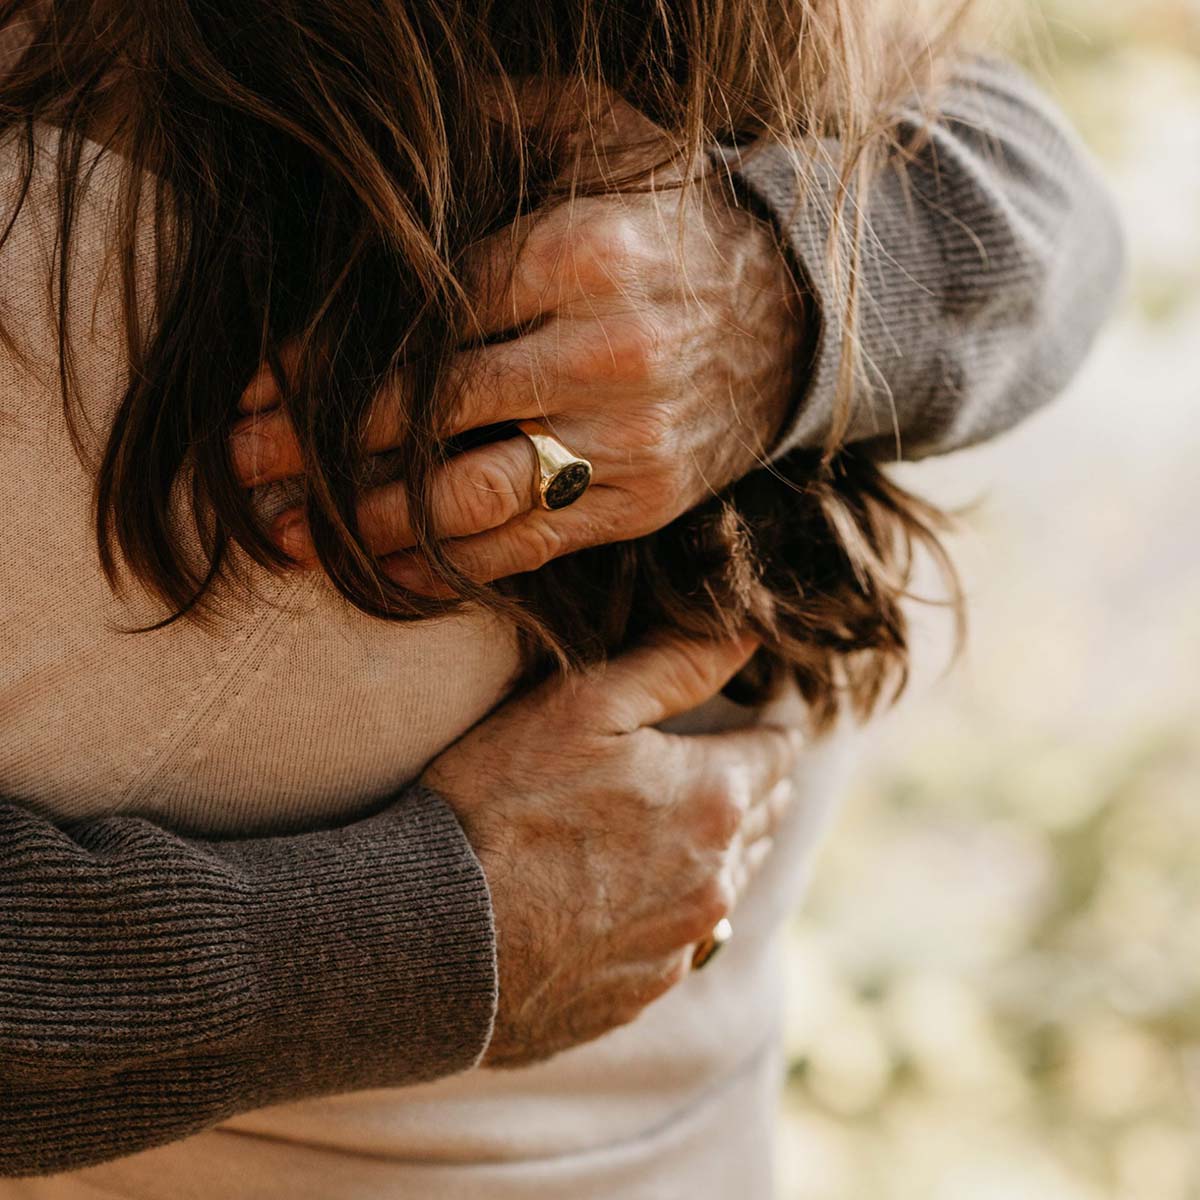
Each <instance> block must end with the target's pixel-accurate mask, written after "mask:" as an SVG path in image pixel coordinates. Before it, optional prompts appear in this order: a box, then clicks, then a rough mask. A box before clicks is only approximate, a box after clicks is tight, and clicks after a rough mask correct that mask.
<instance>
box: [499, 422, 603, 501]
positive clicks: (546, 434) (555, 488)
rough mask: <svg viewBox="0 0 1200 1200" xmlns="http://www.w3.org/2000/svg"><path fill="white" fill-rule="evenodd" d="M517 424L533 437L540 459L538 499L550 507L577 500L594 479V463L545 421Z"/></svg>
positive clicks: (535, 481)
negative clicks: (567, 443) (574, 452)
mask: <svg viewBox="0 0 1200 1200" xmlns="http://www.w3.org/2000/svg"><path fill="white" fill-rule="evenodd" d="M517 428H518V429H519V430H520V431H521V432H522V433H523V434H524V435H525V436H526V437H527V438H528V439H529V443H530V445H531V446H532V447H533V453H534V456H535V457H536V459H537V462H536V464H535V469H536V471H537V478H536V479H535V480H534V486H535V487H536V489H537V495H538V503H539V504H541V506H542V507H543V508H545V509H550V510H554V509H556V508H566V507H567V505H568V504H574V503H575V501H576V500H578V499H579V497H580V496H582V495H583V493H584V492H586V491H587V490H588V485H589V484H590V483H591V482H592V464H591V463H590V462H588V460H587V459H586V458H580V457H579V456H578V455H577V454H572V453H571V451H570V450H568V449H567V448H566V446H564V445H563V444H562V442H560V441H559V440H558V438H556V437H555V436H554V434H552V433H551V432H550V431H549V430H548V429H547V428H546V426H545V425H543V424H542V422H541V421H518V422H517Z"/></svg>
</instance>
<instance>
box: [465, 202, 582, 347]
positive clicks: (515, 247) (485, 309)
mask: <svg viewBox="0 0 1200 1200" xmlns="http://www.w3.org/2000/svg"><path fill="white" fill-rule="evenodd" d="M565 224H566V221H565V216H564V209H563V208H561V207H556V208H553V209H550V210H549V211H542V210H539V211H536V212H532V213H527V214H526V215H524V216H522V217H518V218H517V220H515V221H514V222H513V223H512V224H511V225H510V226H508V227H507V228H506V229H501V230H499V231H498V232H496V233H494V234H492V235H491V236H490V237H487V238H484V239H483V240H482V241H480V242H477V243H476V244H475V245H474V246H472V247H471V248H470V249H469V250H468V251H467V253H466V255H465V256H464V260H463V265H462V276H463V283H464V286H465V288H466V290H467V293H468V295H469V296H470V297H471V300H472V302H473V305H474V309H473V311H474V317H475V320H476V322H477V324H478V333H479V334H480V336H494V335H496V334H499V333H505V332H508V331H509V330H514V329H519V328H520V327H521V326H522V325H527V324H529V323H531V322H532V321H535V320H537V318H539V317H541V316H543V315H545V314H546V313H549V312H553V311H554V310H555V309H556V308H557V307H558V306H559V305H560V304H561V303H562V301H563V300H564V299H565V296H564V294H563V291H562V288H563V286H564V284H569V276H568V275H566V274H565V273H564V272H563V269H562V268H563V258H564V255H565V254H566V253H567V247H566V245H565V244H564V231H565Z"/></svg>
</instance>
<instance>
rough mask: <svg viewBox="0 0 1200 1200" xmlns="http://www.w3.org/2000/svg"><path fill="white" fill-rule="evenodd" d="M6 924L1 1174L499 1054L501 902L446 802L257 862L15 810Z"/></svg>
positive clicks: (241, 847)
mask: <svg viewBox="0 0 1200 1200" xmlns="http://www.w3.org/2000/svg"><path fill="white" fill-rule="evenodd" d="M0 911H2V912H3V914H4V915H3V924H2V925H0V1081H2V1086H0V1174H5V1175H20V1174H32V1173H35V1172H46V1171H54V1170H63V1169H66V1168H68V1167H72V1166H81V1165H84V1164H87V1163H91V1162H96V1161H100V1160H102V1159H106V1158H113V1157H116V1156H118V1155H121V1154H127V1153H131V1152H133V1151H135V1150H139V1149H143V1148H146V1147H149V1146H152V1145H157V1144H160V1143H162V1142H166V1141H170V1140H173V1139H176V1138H179V1137H182V1136H185V1135H186V1134H188V1133H191V1132H194V1131H197V1130H199V1129H202V1128H205V1127H206V1126H209V1125H212V1124H214V1123H215V1122H217V1121H219V1120H222V1119H224V1118H225V1117H228V1116H230V1115H232V1114H234V1113H236V1112H241V1111H246V1110H248V1109H251V1108H255V1107H259V1106H261V1105H263V1104H267V1103H272V1102H277V1101H281V1100H285V1099H292V1098H299V1097H302V1096H306V1095H317V1094H329V1093H334V1092H339V1091H348V1090H352V1089H356V1088H364V1087H381V1086H402V1085H405V1084H411V1083H416V1082H420V1081H423V1080H427V1079H432V1078H436V1077H439V1076H442V1075H447V1074H451V1073H453V1072H455V1071H459V1070H463V1069H465V1068H467V1067H469V1066H471V1065H472V1064H473V1063H475V1062H476V1061H477V1060H478V1058H479V1057H480V1055H481V1054H482V1053H483V1050H484V1048H485V1047H486V1044H487V1041H488V1038H489V1036H490V1031H491V1022H492V1019H493V1015H494V1009H495V998H496V997H495V992H496V967H495V946H494V936H493V931H492V924H491V907H490V901H489V896H488V890H487V885H486V882H485V880H484V877H483V873H482V870H481V868H480V866H479V863H478V861H477V860H476V858H475V856H474V854H473V853H472V852H471V849H470V847H469V845H468V844H467V842H466V839H465V837H464V835H463V833H462V830H461V828H460V827H459V825H458V823H457V820H456V819H455V817H454V815H453V813H452V812H451V811H450V809H449V808H448V807H447V806H446V805H445V804H444V803H443V802H442V801H441V799H440V798H439V797H437V796H436V795H434V794H433V793H432V792H429V791H426V790H425V789H421V788H413V789H410V790H409V791H407V792H405V793H404V794H403V795H402V796H401V797H400V798H399V799H398V800H397V801H396V803H395V804H394V805H393V806H391V807H390V808H388V809H387V810H386V811H385V812H383V813H381V814H379V815H377V816H374V817H371V818H369V819H367V820H364V821H360V822H357V823H356V824H354V825H350V826H347V827H346V828H344V829H337V830H330V831H325V832H320V833H312V834H305V835H301V836H294V837H282V838H261V839H249V840H245V841H237V842H203V841H197V840H192V839H185V838H181V837H178V836H176V835H174V834H172V833H170V832H168V831H166V830H164V829H161V828H158V827H156V826H154V825H152V824H150V823H149V822H147V821H144V820H141V819H138V818H127V817H113V818H108V819H102V820H96V821H90V822H88V823H86V824H84V825H80V826H77V827H75V828H73V829H71V830H70V831H63V830H60V829H58V828H56V827H54V826H53V825H51V824H49V823H48V822H46V821H43V820H41V819H40V818H38V817H36V816H34V815H32V814H30V813H28V812H26V811H24V810H22V809H20V808H17V807H15V806H11V805H0Z"/></svg>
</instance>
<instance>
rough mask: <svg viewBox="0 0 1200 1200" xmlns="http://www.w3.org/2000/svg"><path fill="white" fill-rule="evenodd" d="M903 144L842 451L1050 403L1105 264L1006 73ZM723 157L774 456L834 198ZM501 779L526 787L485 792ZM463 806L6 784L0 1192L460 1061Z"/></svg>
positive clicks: (754, 164)
mask: <svg viewBox="0 0 1200 1200" xmlns="http://www.w3.org/2000/svg"><path fill="white" fill-rule="evenodd" d="M925 123H926V118H925V117H924V116H923V115H922V113H921V111H920V110H919V109H918V108H916V107H914V108H913V109H912V110H911V111H900V112H898V113H897V114H896V124H897V126H898V128H899V129H900V130H901V131H902V132H903V133H911V132H915V131H916V130H918V129H920V128H922V127H923V125H924V124H925ZM924 133H925V134H926V136H925V137H924V139H923V140H921V141H919V142H918V143H916V144H917V145H918V146H919V149H918V150H917V152H916V156H915V159H914V160H913V161H912V162H910V163H908V164H907V166H906V167H905V169H904V171H903V172H901V171H896V172H894V173H892V172H885V173H884V174H883V175H882V176H881V178H880V181H879V184H878V186H877V187H875V188H874V190H873V191H872V193H871V195H870V198H869V204H868V206H867V210H866V214H865V216H866V220H867V226H868V228H869V230H870V237H869V238H868V239H867V241H866V250H867V257H866V261H865V262H864V263H863V264H862V267H861V280H860V282H861V289H862V292H861V297H860V310H861V313H862V319H863V326H862V329H861V333H860V336H861V342H862V348H863V351H864V356H865V360H866V361H867V362H868V363H869V366H870V371H871V386H870V388H869V390H868V394H867V401H868V402H865V403H860V404H859V405H858V407H857V408H856V409H855V412H854V414H853V420H852V424H851V427H850V430H849V435H848V440H850V441H851V442H854V443H857V444H860V445H862V446H865V447H870V448H871V449H872V450H873V451H874V452H877V453H878V455H879V456H880V457H881V458H884V459H891V458H896V457H903V458H907V459H915V458H921V457H924V456H927V455H933V454H943V453H947V452H949V451H952V450H956V449H959V448H961V447H965V446H969V445H972V444H974V443H977V442H979V441H981V440H983V439H986V438H989V437H992V436H995V435H996V434H999V433H1001V432H1003V431H1004V430H1007V429H1009V428H1010V427H1012V426H1013V425H1014V424H1016V423H1017V422H1018V421H1019V420H1021V419H1022V418H1023V417H1024V416H1026V415H1027V414H1029V413H1031V412H1032V411H1034V410H1035V409H1037V408H1038V407H1040V406H1041V405H1043V404H1045V403H1046V402H1047V401H1049V400H1050V399H1051V398H1052V397H1053V396H1055V395H1056V394H1057V393H1058V392H1059V391H1060V390H1061V388H1062V387H1063V385H1064V384H1065V383H1066V381H1067V380H1068V379H1069V378H1070V376H1071V375H1072V373H1073V372H1074V371H1075V369H1076V368H1077V366H1078V365H1079V363H1080V361H1081V359H1082V358H1083V355H1084V353H1085V352H1086V350H1087V348H1088V347H1089V345H1090V344H1091V342H1092V340H1093V338H1094V337H1095V335H1096V332H1097V330H1098V328H1099V326H1100V323H1101V321H1102V319H1103V318H1104V316H1105V315H1106V313H1107V312H1108V311H1109V309H1110V307H1111V304H1112V302H1113V299H1114V297H1115V295H1116V293H1117V292H1118V289H1119V286H1120V281H1121V275H1122V262H1123V251H1122V239H1121V235H1120V232H1119V228H1118V223H1117V220H1116V217H1115V215H1114V210H1113V206H1112V202H1111V200H1110V198H1109V196H1108V194H1107V192H1106V191H1105V188H1104V186H1103V184H1102V183H1101V181H1100V179H1099V177H1098V175H1097V173H1096V171H1095V169H1094V167H1093V166H1092V164H1091V162H1090V161H1089V159H1088V157H1087V155H1086V153H1085V152H1084V151H1083V150H1082V148H1081V147H1080V145H1079V144H1078V142H1077V141H1076V140H1075V138H1074V137H1073V136H1072V135H1071V134H1070V132H1069V131H1067V130H1066V129H1065V128H1064V124H1063V121H1062V119H1061V117H1060V116H1059V115H1058V114H1057V113H1056V112H1055V111H1054V109H1053V108H1052V106H1051V105H1050V104H1049V103H1048V101H1047V100H1046V98H1045V97H1044V96H1042V95H1041V94H1040V93H1039V92H1038V91H1037V90H1036V89H1035V88H1034V87H1032V86H1031V85H1030V83H1029V82H1028V81H1027V80H1026V79H1025V78H1024V77H1023V76H1022V75H1021V74H1020V73H1019V72H1018V71H1017V70H1015V69H1014V68H1012V67H1010V66H1007V65H1004V64H1001V63H998V62H993V61H989V60H974V61H969V62H964V63H963V64H961V66H960V69H959V71H958V73H957V76H956V78H955V79H954V80H953V81H952V83H951V84H950V86H949V87H948V88H947V90H946V92H945V95H944V96H943V98H942V100H941V103H940V107H939V111H938V115H937V118H936V122H935V123H934V124H932V125H931V126H929V127H928V128H925V129H924ZM720 154H721V156H722V157H723V158H724V160H725V162H726V163H727V165H728V168H729V170H730V171H731V173H732V180H733V185H734V187H735V189H736V192H737V195H738V197H739V199H740V201H741V203H742V204H743V205H744V206H745V207H746V208H747V209H749V210H750V211H751V212H753V213H754V214H755V215H756V216H757V217H760V218H762V219H763V220H764V221H766V222H769V223H771V224H773V225H774V227H775V230H776V232H777V234H778V238H779V242H780V245H781V246H782V248H783V249H784V251H785V253H786V254H787V255H788V257H789V260H790V264H791V268H792V271H793V273H794V276H795V280H796V284H797V285H798V288H799V291H800V294H801V296H802V297H803V304H802V310H803V314H804V316H803V319H804V322H805V332H804V336H803V337H802V338H801V339H799V340H800V341H801V342H802V343H803V346H804V350H803V351H802V353H803V355H804V357H803V361H802V362H801V364H800V366H801V368H802V371H803V376H802V386H801V387H800V389H799V391H798V393H797V394H795V395H794V396H792V397H791V410H790V413H788V414H787V416H786V420H785V421H784V422H783V428H782V432H781V434H780V436H779V437H778V439H777V441H776V443H775V446H774V449H773V454H774V455H776V456H783V455H786V454H787V453H789V452H791V451H793V450H797V449H811V448H814V447H820V446H821V445H822V444H823V442H824V440H825V438H826V436H827V434H828V432H829V428H830V423H831V421H832V419H833V418H832V413H833V410H834V394H835V390H836V387H837V378H838V374H839V369H840V354H841V338H840V330H839V327H838V322H837V317H836V312H837V305H836V304H834V303H832V302H830V300H829V297H830V295H831V294H832V288H833V283H832V281H831V280H830V278H829V277H828V274H827V270H828V268H827V263H826V238H827V233H828V228H827V221H828V212H829V210H830V205H829V203H828V200H829V198H830V195H831V194H832V191H833V189H834V188H835V187H836V183H835V181H834V180H833V179H830V181H829V188H830V192H829V193H828V194H826V195H825V196H821V195H812V196H808V197H807V198H806V200H805V203H804V204H803V205H802V206H800V207H797V206H796V204H795V203H794V196H793V194H792V191H791V188H792V186H793V179H794V176H793V173H792V170H791V166H790V164H789V163H788V162H787V161H786V156H785V155H784V154H782V153H781V152H778V151H772V150H770V149H768V150H767V151H766V152H764V153H743V152H738V151H736V150H733V149H726V150H724V151H721V152H720ZM730 420H732V415H731V416H730ZM479 423H481V424H482V423H483V422H482V421H480V422H479ZM776 424H778V422H777V423H776ZM729 435H730V431H729V429H728V428H727V427H726V428H724V429H722V428H719V427H716V428H714V430H713V432H712V437H713V439H714V441H715V440H719V439H722V438H727V437H729ZM4 699H5V698H4V696H3V693H2V692H0V701H3V700H4ZM0 724H3V718H2V717H0ZM537 769H538V770H540V771H543V772H544V773H545V774H546V775H547V776H549V775H551V774H552V773H554V770H555V767H554V763H553V762H552V761H549V760H548V761H547V762H546V763H544V764H541V765H539V766H538V768H537ZM4 783H5V781H3V780H0V789H3V787H4ZM575 783H576V784H578V786H580V787H586V786H587V781H586V780H577V781H575ZM501 785H503V786H511V787H512V788H514V789H517V788H520V787H522V786H523V785H522V784H521V783H520V782H518V781H512V782H511V784H509V783H507V782H506V781H500V782H499V784H497V782H496V781H494V780H493V781H490V786H491V788H492V790H493V792H495V791H496V790H497V789H498V787H499V786H501ZM461 815H462V814H461V813H459V814H457V815H456V811H455V808H454V807H452V806H451V804H450V803H448V802H447V800H446V799H444V798H443V797H442V796H441V795H439V794H438V793H437V792H435V791H434V790H431V789H430V788H429V787H428V786H425V785H424V784H423V783H417V784H414V785H413V786H412V787H410V788H408V789H407V790H406V791H405V792H404V793H403V794H401V795H397V796H396V797H395V798H394V799H393V800H392V802H390V803H389V804H388V806H387V807H385V808H383V809H382V810H381V811H379V812H377V813H376V814H375V815H372V816H370V817H368V818H366V819H364V820H360V821H357V822H354V823H352V824H350V825H346V826H343V827H339V828H331V829H319V830H315V831H310V832H304V833H299V834H292V835H288V836H272V837H241V838H228V839H219V838H201V837H194V836H185V835H184V834H181V833H178V832H173V831H172V830H171V829H169V828H166V827H163V826H162V825H159V824H155V823H153V822H151V821H149V820H147V819H145V818H143V817H131V816H123V815H115V816H103V817H99V818H93V819H88V820H83V821H79V822H77V823H72V824H62V823H55V822H53V821H51V820H50V819H47V818H45V817H43V816H39V815H37V814H36V813H34V812H32V811H29V810H28V808H27V807H25V806H23V805H22V803H21V797H20V796H19V795H15V794H14V795H10V796H9V797H8V802H7V803H3V804H0V914H3V915H2V916H0V1174H4V1175H10V1176H12V1175H29V1174H34V1173H45V1172H54V1171H61V1170H65V1169H68V1168H71V1167H77V1166H82V1165H85V1164H88V1163H94V1162H99V1161H102V1160H104V1159H108V1158H112V1157H114V1156H116V1155H121V1154H128V1153H132V1152H134V1151H136V1150H139V1149H142V1148H145V1147H148V1146H153V1145H157V1144H160V1143H163V1142H165V1141H168V1140H171V1139H176V1138H180V1137H183V1136H185V1135H187V1134H189V1133H191V1132H194V1131H197V1130H200V1129H204V1128H206V1127H209V1126H211V1125H213V1124H215V1123H217V1122H219V1121H222V1120H224V1119H226V1118H228V1117H230V1116H231V1115H233V1114H237V1113H242V1112H245V1111H247V1110H249V1109H253V1108H257V1107H259V1106H261V1105H263V1104H269V1103H275V1102H278V1101H281V1100H285V1099H292V1098H297V1097H303V1096H312V1095H322V1094H328V1093H333V1092H339V1091H349V1090H353V1089H358V1088H368V1087H384V1086H388V1087H398V1086H405V1085H408V1084H412V1083H417V1082H419V1081H423V1080H429V1079H434V1078H438V1077H441V1076H446V1075H449V1074H452V1073H454V1072H458V1071H462V1070H464V1069H466V1068H468V1067H470V1066H472V1065H473V1064H476V1063H478V1062H479V1061H480V1059H481V1057H482V1056H483V1055H484V1053H485V1051H486V1050H487V1048H488V1045H489V1041H490V1039H491V1037H492V1033H493V1024H494V1021H495V1019H496V1011H497V1004H498V1002H499V1001H498V990H499V987H500V982H499V976H498V968H497V956H496V945H497V930H496V929H495V927H494V924H493V922H494V913H493V903H492V898H491V896H490V894H489V886H488V885H489V879H488V877H487V872H486V870H485V868H484V866H483V865H481V857H482V852H483V848H482V847H480V846H473V845H472V843H471V840H470V838H469V836H468V834H467V832H466V831H465V826H466V825H467V823H465V822H462V821H460V817H461ZM566 899H567V897H563V900H564V901H565V900H566ZM497 919H498V916H497ZM499 932H500V937H501V939H503V930H500V931H499Z"/></svg>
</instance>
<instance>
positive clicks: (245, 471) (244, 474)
mask: <svg viewBox="0 0 1200 1200" xmlns="http://www.w3.org/2000/svg"><path fill="white" fill-rule="evenodd" d="M229 444H230V451H231V453H232V455H233V468H234V470H235V471H236V472H237V474H238V477H239V478H240V479H241V480H242V481H243V482H245V483H249V484H252V483H255V482H257V481H258V480H260V479H262V478H263V477H264V476H265V475H266V474H267V472H268V470H269V469H270V466H271V441H270V439H269V438H266V437H263V436H262V434H259V433H255V432H254V430H252V429H240V430H238V431H237V432H236V433H234V434H231V435H230V438H229Z"/></svg>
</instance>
